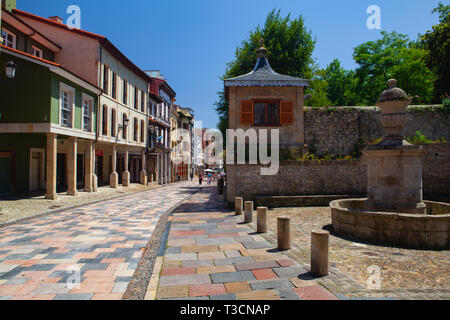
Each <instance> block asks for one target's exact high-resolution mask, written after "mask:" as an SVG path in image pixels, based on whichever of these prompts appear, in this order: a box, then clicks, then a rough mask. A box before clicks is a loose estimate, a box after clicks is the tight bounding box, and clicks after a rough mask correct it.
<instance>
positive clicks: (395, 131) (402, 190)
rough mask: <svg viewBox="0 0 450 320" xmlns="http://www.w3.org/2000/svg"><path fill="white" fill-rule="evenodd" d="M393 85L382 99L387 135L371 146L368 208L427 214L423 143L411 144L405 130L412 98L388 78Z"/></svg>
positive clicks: (383, 120)
mask: <svg viewBox="0 0 450 320" xmlns="http://www.w3.org/2000/svg"><path fill="white" fill-rule="evenodd" d="M388 86H389V88H388V89H386V90H384V91H383V93H382V94H381V95H380V98H379V99H378V103H377V106H378V107H379V108H380V109H381V112H382V115H381V123H382V125H383V128H384V130H385V132H386V135H385V137H384V139H383V141H381V142H380V143H379V144H377V145H374V146H369V147H368V148H367V150H365V154H366V155H367V167H368V168H367V173H368V183H367V195H368V200H367V201H366V204H365V209H366V210H370V211H381V212H404V213H416V214H425V213H426V209H425V204H424V203H423V195H422V158H421V157H422V154H423V150H422V147H421V146H415V145H411V144H409V143H408V142H407V141H406V140H404V137H403V134H402V131H403V128H404V127H405V125H406V111H407V108H408V105H409V104H410V103H411V98H410V97H408V95H407V94H406V93H405V91H403V90H402V89H400V88H398V87H397V80H395V79H391V80H389V81H388Z"/></svg>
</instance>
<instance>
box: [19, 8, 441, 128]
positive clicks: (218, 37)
mask: <svg viewBox="0 0 450 320" xmlns="http://www.w3.org/2000/svg"><path fill="white" fill-rule="evenodd" d="M438 2H439V1H438V0H341V1H336V0H315V1H311V0H309V1H306V0H276V1H275V0H226V1H220V0H127V1H122V0H109V1H106V0H39V1H36V0H17V8H18V9H21V10H24V11H28V12H31V13H34V14H37V15H40V16H43V17H49V16H54V15H58V16H60V17H62V18H63V19H64V21H65V22H66V21H67V18H68V16H69V15H68V14H67V13H66V9H67V7H68V6H69V5H73V4H75V5H78V6H79V7H80V8H81V23H82V28H83V29H85V30H88V31H90V32H94V33H98V34H101V35H104V36H106V37H108V39H109V40H111V41H112V42H113V43H114V44H115V45H116V46H117V47H118V48H119V49H120V50H121V51H122V52H123V53H124V54H126V55H127V56H128V57H129V58H130V59H131V60H132V61H133V62H134V63H135V64H137V65H138V66H139V67H140V68H142V69H145V70H147V69H152V70H161V71H162V73H163V74H164V75H165V76H166V77H167V79H168V81H169V83H170V85H171V86H172V87H173V88H174V90H175V91H176V92H177V103H179V104H181V105H182V106H185V107H190V108H193V109H194V110H195V112H196V118H197V120H201V121H203V126H204V127H207V128H215V127H216V124H217V121H218V118H217V115H216V113H215V111H214V102H215V101H216V98H217V94H216V92H217V91H219V90H221V89H222V88H223V83H222V81H220V79H219V76H221V75H222V74H223V72H224V71H225V67H226V62H228V61H231V60H232V59H233V57H234V53H235V50H236V48H237V47H238V46H239V45H240V43H241V42H242V41H243V40H245V39H247V38H248V35H249V33H250V31H251V30H254V29H255V28H256V27H257V26H258V25H261V26H262V25H263V24H264V22H265V19H266V16H267V13H268V12H269V11H270V10H272V9H274V8H279V9H281V13H282V15H283V16H284V15H287V14H288V13H291V15H292V16H293V17H298V16H299V15H300V14H301V15H303V17H304V18H305V22H306V26H307V27H308V28H309V29H311V31H312V34H313V36H315V37H316V38H317V44H316V48H315V51H314V54H313V57H314V58H315V60H316V62H317V63H318V64H319V65H321V66H326V65H327V64H329V63H330V62H331V61H332V60H333V59H335V58H338V59H339V60H340V61H341V62H342V63H343V66H344V67H345V68H352V69H353V68H355V64H354V62H353V58H352V54H353V48H354V47H355V46H357V45H359V44H361V43H363V42H366V41H371V40H375V39H377V38H379V36H380V31H381V30H385V31H393V30H395V31H397V32H399V33H403V34H406V35H408V36H409V37H410V38H414V39H415V38H417V34H418V33H425V32H426V31H427V30H429V29H431V27H432V26H433V25H434V24H437V23H438V17H437V15H432V14H431V10H432V9H433V8H434V7H436V6H437V3H438ZM442 2H443V3H444V4H448V0H442ZM370 5H378V6H379V7H380V9H381V27H382V29H381V30H369V29H368V28H367V26H366V20H367V18H368V17H369V14H367V13H366V10H367V8H368V7H369V6H370ZM249 71H250V70H249Z"/></svg>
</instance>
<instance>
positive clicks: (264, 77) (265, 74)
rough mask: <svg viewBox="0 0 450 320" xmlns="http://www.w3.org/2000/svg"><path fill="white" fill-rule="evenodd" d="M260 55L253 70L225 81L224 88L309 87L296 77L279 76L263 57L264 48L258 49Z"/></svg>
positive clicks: (304, 80)
mask: <svg viewBox="0 0 450 320" xmlns="http://www.w3.org/2000/svg"><path fill="white" fill-rule="evenodd" d="M259 51H260V52H262V54H260V56H259V57H258V60H257V61H256V65H255V68H254V69H253V70H252V71H251V72H249V73H247V74H244V75H242V76H238V77H234V78H230V79H225V87H247V86H258V87H267V86H278V87H282V86H298V87H304V86H308V85H309V80H306V79H301V78H297V77H291V76H287V75H284V74H279V73H277V72H276V71H275V70H273V69H272V67H271V66H270V64H269V61H268V60H267V58H266V56H265V51H267V50H266V49H265V48H260V49H259Z"/></svg>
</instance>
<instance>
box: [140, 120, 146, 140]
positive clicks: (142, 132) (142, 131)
mask: <svg viewBox="0 0 450 320" xmlns="http://www.w3.org/2000/svg"><path fill="white" fill-rule="evenodd" d="M144 141H145V123H144V120H141V142H144Z"/></svg>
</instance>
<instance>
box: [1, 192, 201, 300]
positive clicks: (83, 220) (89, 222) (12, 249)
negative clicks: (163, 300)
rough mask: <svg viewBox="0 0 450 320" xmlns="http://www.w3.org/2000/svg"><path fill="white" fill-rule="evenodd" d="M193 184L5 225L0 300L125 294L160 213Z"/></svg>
mask: <svg viewBox="0 0 450 320" xmlns="http://www.w3.org/2000/svg"><path fill="white" fill-rule="evenodd" d="M189 185H190V183H182V184H175V185H170V186H167V187H164V188H158V189H154V190H150V191H146V192H143V193H137V194H132V195H128V196H124V197H122V198H118V199H114V200H107V201H104V202H100V203H96V204H91V205H85V206H83V207H79V208H75V209H71V210H67V211H63V212H60V213H55V214H50V215H48V216H44V217H41V218H38V219H35V220H31V221H28V222H21V223H18V224H15V225H11V226H9V227H5V228H1V229H0V300H9V299H19V300H22V299H26V300H29V299H44V300H51V299H64V300H71V299H76V300H86V299H121V298H122V296H123V293H124V292H125V291H126V289H127V286H128V284H129V282H130V280H131V278H132V276H133V274H134V272H135V269H136V267H137V265H138V262H139V260H140V258H141V255H142V252H143V249H144V248H145V246H146V245H147V243H148V241H149V240H150V238H151V236H152V232H153V230H154V229H155V226H156V225H157V223H158V220H159V218H160V216H161V215H162V214H163V213H164V212H165V211H167V209H169V208H170V207H171V206H173V205H174V204H176V203H178V202H180V201H182V200H183V199H185V198H186V197H188V196H190V195H191V193H192V191H191V189H190V188H189ZM77 281H81V283H80V284H79V286H75V287H72V286H70V284H71V283H73V282H77ZM68 284H69V285H68Z"/></svg>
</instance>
